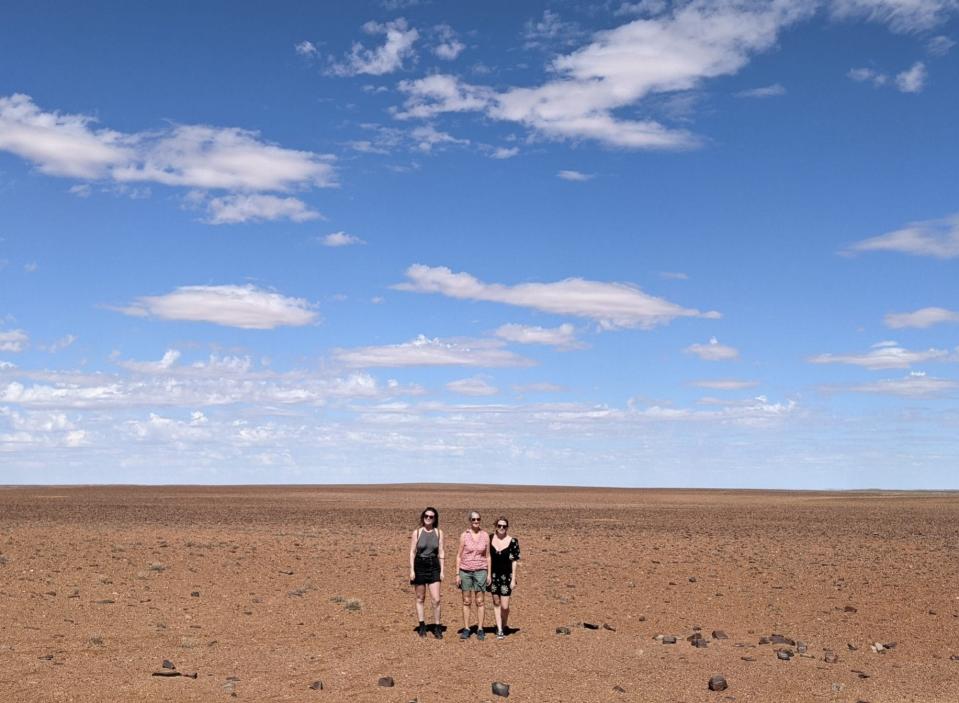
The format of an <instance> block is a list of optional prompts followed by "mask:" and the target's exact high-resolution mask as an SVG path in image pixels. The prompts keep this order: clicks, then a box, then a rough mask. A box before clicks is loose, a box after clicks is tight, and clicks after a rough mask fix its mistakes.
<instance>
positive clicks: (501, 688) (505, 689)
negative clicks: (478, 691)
mask: <svg viewBox="0 0 959 703" xmlns="http://www.w3.org/2000/svg"><path fill="white" fill-rule="evenodd" d="M492 688H493V695H494V696H502V697H503V698H509V684H508V683H500V682H499V681H494V682H493V687H492Z"/></svg>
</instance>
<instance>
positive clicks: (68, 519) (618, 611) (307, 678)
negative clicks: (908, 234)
mask: <svg viewBox="0 0 959 703" xmlns="http://www.w3.org/2000/svg"><path fill="white" fill-rule="evenodd" d="M427 504H430V505H435V506H436V507H437V508H439V510H440V515H441V527H442V528H444V530H445V531H446V532H447V534H448V535H449V538H448V545H447V555H448V558H449V559H450V564H452V563H453V562H452V560H453V558H454V557H455V551H454V550H455V541H456V537H457V535H458V534H459V532H460V531H461V530H462V529H463V528H464V527H465V524H466V523H465V516H466V511H467V510H469V509H471V508H475V509H478V510H480V511H482V513H483V518H484V527H486V528H489V527H491V526H492V523H493V521H494V519H495V517H496V515H497V514H499V513H503V514H506V515H508V516H509V518H510V520H511V523H512V526H513V528H512V532H513V533H514V534H515V535H516V536H517V537H518V538H519V540H520V543H521V545H522V551H523V562H522V570H521V572H520V578H519V587H518V589H517V591H516V594H515V598H514V603H513V605H514V607H513V616H512V625H514V626H515V627H516V628H518V630H517V631H516V632H515V633H513V634H512V635H510V636H509V637H507V638H506V639H505V640H502V641H497V640H496V639H494V638H493V637H492V636H490V637H488V638H487V639H486V641H485V642H479V641H477V640H476V639H475V638H473V639H470V640H469V641H467V642H462V641H460V640H459V639H457V638H456V637H455V631H456V629H457V628H458V627H459V624H460V619H461V611H460V607H459V603H458V598H457V596H458V594H457V593H456V592H455V590H454V588H453V585H452V581H450V582H449V583H447V584H446V585H445V586H444V589H443V597H444V605H445V613H444V621H445V623H446V625H447V626H448V627H449V630H448V632H447V635H446V637H445V639H443V640H441V641H438V640H434V639H433V638H431V637H430V638H427V639H424V640H421V639H419V638H418V637H417V636H416V635H415V634H414V632H413V628H414V624H415V623H414V617H413V598H412V595H411V589H410V587H409V585H408V584H407V578H408V562H407V549H408V545H409V541H408V540H409V534H410V531H411V530H412V529H413V527H414V526H415V523H416V520H417V517H418V515H419V512H420V510H421V509H422V508H423V507H424V506H425V505H427ZM957 518H959V495H957V494H946V493H943V494H934V493H929V494H912V493H848V494H835V493H785V492H782V493H781V492H754V491H748V492H733V491H666V490H607V489H543V488H489V487H470V486H456V487H449V486H445V487H435V486H434V487H429V486H402V487H390V488H381V487H371V488H358V487H276V488H233V487H228V488H224V487H203V488H126V487H106V488H101V487H91V488H7V489H0V700H2V701H204V702H208V701H217V700H223V701H227V700H231V699H233V698H237V699H245V700H249V701H347V700H349V701H391V702H393V701H396V702H399V703H407V702H408V701H412V700H414V699H416V700H418V701H419V702H420V703H431V702H433V701H464V702H467V701H468V702H470V703H475V702H477V701H493V700H503V698H500V697H497V696H495V695H494V694H493V691H492V683H493V682H503V683H506V684H509V687H510V688H509V691H510V700H518V701H689V702H693V701H717V702H718V701H723V702H725V701H734V700H735V701H742V702H746V701H772V700H785V701H849V702H850V703H856V702H857V701H870V702H871V703H881V702H884V701H887V702H892V701H895V702H896V703H899V702H901V701H927V702H933V701H943V702H945V701H949V702H954V701H957V700H959V559H957V557H959V548H957V541H959V519H957ZM448 573H449V574H450V575H452V566H451V567H450V568H449V572H448ZM486 624H487V625H488V626H490V627H492V624H493V620H492V612H491V611H490V612H488V617H487V623H486ZM673 638H675V641H674V643H671V642H673ZM164 660H166V661H164ZM164 664H165V665H166V667H164ZM157 673H165V674H173V675H166V676H158V675H155V674H157ZM176 674H180V675H179V676H178V675H176ZM194 675H195V676H194ZM386 677H389V678H390V679H391V680H392V683H393V685H392V686H384V685H381V684H386V683H390V681H388V680H385V679H386ZM716 677H722V679H724V681H720V679H719V678H716ZM381 679H384V680H383V681H381ZM711 681H712V683H713V688H715V689H717V690H710V682H711ZM724 683H725V688H723V684H724ZM321 684H322V687H321Z"/></svg>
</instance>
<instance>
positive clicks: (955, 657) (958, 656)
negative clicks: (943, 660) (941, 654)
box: [949, 654, 959, 662]
mask: <svg viewBox="0 0 959 703" xmlns="http://www.w3.org/2000/svg"><path fill="white" fill-rule="evenodd" d="M949 661H954V662H959V654H953V655H952V656H951V657H949Z"/></svg>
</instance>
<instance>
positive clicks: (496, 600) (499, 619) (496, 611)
mask: <svg viewBox="0 0 959 703" xmlns="http://www.w3.org/2000/svg"><path fill="white" fill-rule="evenodd" d="M493 616H494V617H495V618H496V632H497V633H499V632H502V631H503V614H502V613H501V612H500V597H499V596H497V595H495V594H494V595H493Z"/></svg>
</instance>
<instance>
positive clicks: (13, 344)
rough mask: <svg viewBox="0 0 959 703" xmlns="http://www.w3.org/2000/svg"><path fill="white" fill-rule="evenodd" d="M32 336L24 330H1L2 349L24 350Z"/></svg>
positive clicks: (10, 350) (8, 350) (0, 348)
mask: <svg viewBox="0 0 959 703" xmlns="http://www.w3.org/2000/svg"><path fill="white" fill-rule="evenodd" d="M29 341H30V337H29V336H28V335H27V333H26V332H24V331H23V330H0V351H5V352H22V351H23V350H24V349H26V347H27V343H28V342H29Z"/></svg>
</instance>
